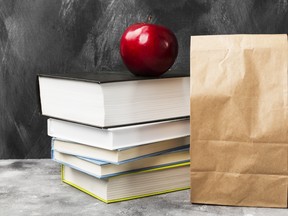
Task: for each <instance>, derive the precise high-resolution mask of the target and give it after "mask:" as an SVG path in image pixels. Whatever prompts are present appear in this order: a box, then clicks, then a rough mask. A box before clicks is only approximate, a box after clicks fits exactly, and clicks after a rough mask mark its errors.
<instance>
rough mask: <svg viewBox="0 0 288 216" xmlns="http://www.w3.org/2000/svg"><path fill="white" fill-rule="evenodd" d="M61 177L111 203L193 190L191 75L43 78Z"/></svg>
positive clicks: (43, 109) (45, 111) (42, 88)
mask: <svg viewBox="0 0 288 216" xmlns="http://www.w3.org/2000/svg"><path fill="white" fill-rule="evenodd" d="M38 82H39V92H40V104H41V112H42V114H43V115H44V116H47V117H49V119H48V126H47V127H48V135H49V136H51V137H52V148H51V151H52V159H53V160H55V161H57V162H59V163H60V164H61V165H62V166H61V167H62V169H61V170H62V171H61V176H62V181H63V182H65V183H67V184H69V185H71V186H73V187H75V188H77V189H79V190H81V191H83V192H85V193H88V194H89V195H91V196H93V197H96V198H98V199H100V200H102V201H104V202H106V203H111V202H117V201H122V200H129V199H134V198H139V197H145V196H151V195H156V194H161V193H167V192H172V191H177V190H183V189H188V188H189V187H190V180H189V164H190V158H189V135H190V127H189V101H190V98H189V97H190V96H189V93H190V92H189V85H190V84H189V75H182V74H170V75H164V76H162V77H161V78H143V77H136V76H133V75H130V74H127V73H111V72H110V73H109V72H102V73H90V74H87V73H81V74H69V75H68V74H55V75H38Z"/></svg>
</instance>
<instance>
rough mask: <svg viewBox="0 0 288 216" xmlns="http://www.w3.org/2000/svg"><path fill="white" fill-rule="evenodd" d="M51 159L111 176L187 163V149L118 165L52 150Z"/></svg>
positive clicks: (101, 175) (99, 174)
mask: <svg viewBox="0 0 288 216" xmlns="http://www.w3.org/2000/svg"><path fill="white" fill-rule="evenodd" d="M52 159H53V160H54V161H56V162H58V163H61V164H63V165H66V166H69V167H72V168H74V169H77V170H79V171H81V172H85V173H87V174H89V175H92V176H94V177H97V178H108V177H112V176H117V175H122V174H125V173H130V172H132V171H134V172H135V171H140V170H148V169H151V168H159V167H164V166H171V165H174V164H180V163H189V162H190V155H189V149H188V148H186V149H182V150H178V151H172V152H167V153H165V154H160V155H156V156H152V157H143V158H140V159H137V160H131V161H129V162H126V163H122V164H119V165H115V164H111V163H107V162H105V161H98V160H93V159H88V158H84V157H77V156H74V155H69V154H64V153H61V152H58V151H54V150H52Z"/></svg>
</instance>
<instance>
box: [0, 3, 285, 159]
mask: <svg viewBox="0 0 288 216" xmlns="http://www.w3.org/2000/svg"><path fill="white" fill-rule="evenodd" d="M148 15H152V17H153V18H152V22H153V23H157V24H162V25H165V26H167V27H168V28H170V29H171V30H173V31H174V32H175V33H176V36H177V38H178V41H179V55H178V58H177V60H176V62H175V64H174V66H173V68H174V69H179V70H185V71H188V70H189V37H190V36H191V35H198V34H232V33H271V34H272V33H288V1H287V0H245V1H243V0H194V1H193V0H177V1H175V0H118V1H117V0H62V1H61V0H36V1H35V0H33V1H32V0H25V1H23V0H0V158H45V157H50V140H49V138H48V137H47V135H46V120H45V118H43V117H41V116H40V115H39V112H38V110H39V108H38V103H37V93H36V92H37V91H36V74H37V73H55V72H58V73H59V72H60V73H61V72H63V73H70V72H73V71H91V72H93V71H99V70H112V71H113V70H123V69H124V68H125V67H124V66H123V64H122V62H121V59H120V56H119V51H118V49H119V39H120V37H121V34H122V33H123V31H124V30H125V28H126V27H127V26H128V25H131V24H133V23H135V22H142V21H146V18H147V17H148Z"/></svg>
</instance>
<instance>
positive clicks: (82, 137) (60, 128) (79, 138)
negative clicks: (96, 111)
mask: <svg viewBox="0 0 288 216" xmlns="http://www.w3.org/2000/svg"><path fill="white" fill-rule="evenodd" d="M47 129H48V135H49V136H51V137H56V138H59V139H63V140H69V141H72V142H77V143H82V144H86V145H90V146H95V147H99V148H104V149H109V150H115V149H120V148H126V147H133V146H139V145H144V144H149V143H153V142H159V141H164V140H170V139H175V138H181V137H186V136H189V135H190V121H189V119H181V120H172V121H161V122H154V123H147V124H139V125H131V126H123V127H114V128H105V129H103V128H97V127H92V126H87V125H82V124H76V123H73V122H68V121H62V120H58V119H48V127H47Z"/></svg>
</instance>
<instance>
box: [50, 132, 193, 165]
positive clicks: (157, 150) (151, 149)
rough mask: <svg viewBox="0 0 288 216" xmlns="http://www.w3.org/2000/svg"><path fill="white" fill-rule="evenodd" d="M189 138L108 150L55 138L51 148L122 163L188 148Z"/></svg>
mask: <svg viewBox="0 0 288 216" xmlns="http://www.w3.org/2000/svg"><path fill="white" fill-rule="evenodd" d="M189 139H190V137H189V136H186V137H181V138H176V139H171V140H164V141H160V142H155V143H150V144H145V145H140V146H135V147H129V148H121V149H116V150H107V149H103V148H98V147H93V146H89V145H84V144H80V143H75V142H71V141H64V140H59V139H57V138H53V139H52V145H51V146H52V147H51V148H52V150H55V151H58V152H61V153H66V154H71V155H76V156H82V157H85V158H91V159H97V160H100V161H107V162H109V163H113V164H121V163H125V162H126V161H128V160H131V159H137V158H140V157H148V156H149V157H150V156H153V155H157V154H162V153H164V152H168V151H171V150H177V149H181V148H186V147H188V146H189V142H190V140H189Z"/></svg>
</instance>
